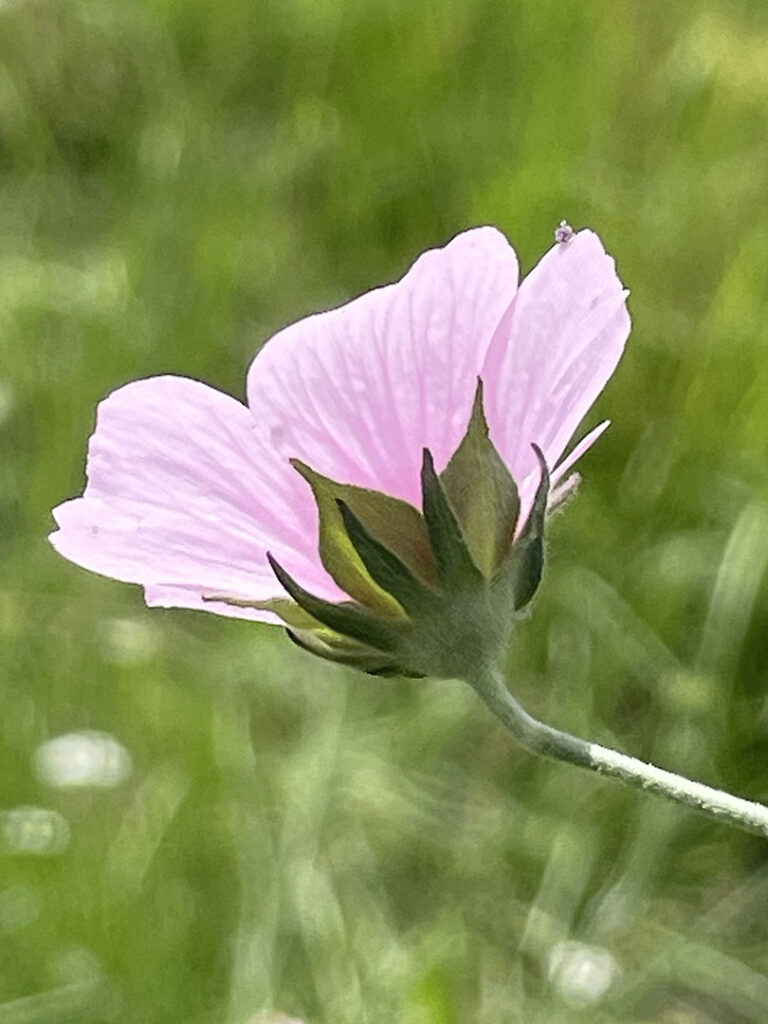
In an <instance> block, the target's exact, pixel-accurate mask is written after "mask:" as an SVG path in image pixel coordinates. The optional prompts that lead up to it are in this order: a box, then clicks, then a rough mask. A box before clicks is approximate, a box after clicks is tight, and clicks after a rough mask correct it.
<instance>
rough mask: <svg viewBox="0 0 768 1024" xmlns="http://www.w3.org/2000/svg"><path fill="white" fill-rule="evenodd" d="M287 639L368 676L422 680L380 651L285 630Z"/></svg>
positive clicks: (312, 652)
mask: <svg viewBox="0 0 768 1024" xmlns="http://www.w3.org/2000/svg"><path fill="white" fill-rule="evenodd" d="M286 633H287V634H288V637H289V639H290V640H291V641H292V642H293V643H295V644H296V646H297V647H301V649H302V650H304V651H307V652H308V653H309V654H314V655H316V657H318V658H323V659H324V660H325V661H331V662H333V663H334V664H336V665H345V666H346V667H347V668H354V669H357V670H358V671H360V672H365V673H366V675H369V676H408V677H410V678H419V679H422V678H423V676H422V675H421V674H420V673H413V672H408V671H407V670H404V669H402V668H400V666H398V665H396V664H395V663H394V662H392V661H390V660H388V659H386V658H385V657H383V656H382V654H381V652H380V651H372V650H369V649H368V648H365V647H363V646H358V645H355V646H352V645H348V646H341V645H337V644H335V643H333V642H332V641H330V642H327V643H326V642H324V641H323V640H321V639H319V637H318V636H317V634H316V633H312V632H304V631H302V630H292V629H286Z"/></svg>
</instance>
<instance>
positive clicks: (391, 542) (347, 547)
mask: <svg viewBox="0 0 768 1024" xmlns="http://www.w3.org/2000/svg"><path fill="white" fill-rule="evenodd" d="M292 465H293V466H294V468H295V469H296V470H297V471H298V472H299V473H300V474H301V475H302V476H303V477H304V479H305V480H306V481H307V483H308V484H309V485H310V486H311V488H312V492H313V494H314V497H315V502H316V503H317V508H318V513H319V520H320V545H319V547H320V559H321V561H322V563H323V565H324V566H325V568H326V569H327V570H328V573H329V574H330V575H331V576H332V577H333V579H334V580H335V581H336V583H337V584H338V585H339V586H340V587H341V589H342V590H343V591H345V593H347V594H349V596H350V597H352V598H354V599H355V600H356V601H359V602H360V603H361V604H364V605H365V606H366V607H368V608H371V609H374V610H376V611H377V612H379V613H383V614H385V615H390V616H393V617H397V616H401V615H402V609H401V608H400V606H399V604H398V602H397V601H395V600H394V598H393V597H392V596H391V595H390V594H388V593H387V591H386V590H384V589H383V588H381V587H380V586H379V585H378V584H377V583H376V582H375V580H374V579H373V578H372V577H371V575H370V573H369V572H368V570H367V569H366V567H365V565H364V563H363V561H362V559H361V558H360V556H359V554H358V552H357V551H356V549H355V546H354V544H352V542H351V540H350V538H349V535H348V533H347V530H346V528H345V526H344V522H343V520H342V517H341V511H340V509H339V507H338V505H337V501H338V500H342V501H344V502H345V503H346V504H347V505H348V506H349V508H351V509H352V510H353V512H354V513H355V515H356V516H357V517H358V519H360V521H361V522H362V523H363V524H364V525H365V526H366V528H367V529H368V530H369V532H371V533H372V534H373V535H374V536H375V537H377V538H378V539H379V541H380V542H381V543H383V544H385V545H386V546H387V547H389V548H390V549H391V550H392V551H393V552H395V553H396V554H397V555H398V556H399V557H400V558H401V559H402V560H403V561H404V562H405V564H406V565H407V566H409V568H410V569H411V570H412V571H413V572H414V573H415V574H416V575H417V576H419V577H420V578H421V579H422V580H424V581H425V582H426V583H430V582H432V581H433V580H435V579H436V569H435V563H434V558H433V556H432V551H431V549H430V546H429V535H428V533H427V529H426V525H425V523H424V520H423V519H422V517H421V515H420V514H419V512H418V510H417V509H415V508H414V507H413V505H409V504H408V503H407V502H405V501H400V499H398V498H393V497H391V496H390V495H387V494H382V493H380V492H378V491H369V490H366V488H364V487H354V486H352V485H351V484H340V483H338V482H337V481H335V480H331V479H330V478H329V477H325V476H322V474H320V473H317V472H315V470H313V469H312V468H311V467H310V466H307V465H306V464H305V463H303V462H300V461H299V460H298V459H293V460H292Z"/></svg>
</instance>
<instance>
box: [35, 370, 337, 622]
mask: <svg viewBox="0 0 768 1024" xmlns="http://www.w3.org/2000/svg"><path fill="white" fill-rule="evenodd" d="M54 516H55V518H56V521H57V523H58V526H59V530H58V531H57V532H56V533H54V534H53V535H52V536H51V542H52V543H53V545H54V547H55V548H56V549H57V550H58V551H59V552H60V553H61V554H62V555H64V556H65V557H66V558H69V559H70V560H71V561H73V562H76V563H77V564H79V565H82V566H84V567H85V568H87V569H91V570H93V571H94V572H99V573H102V574H103V575H106V576H111V577H114V578H115V579H120V580H125V581H129V582H135V583H141V584H143V585H144V586H145V588H147V596H148V600H151V602H152V603H161V604H169V603H173V604H181V605H184V606H188V605H189V604H190V602H192V603H193V604H194V605H195V606H202V604H203V601H202V595H203V594H218V595H221V594H224V595H228V596H233V597H238V598H243V599H251V600H264V599H268V598H270V597H274V596H278V595H280V594H281V593H282V591H281V588H280V587H279V585H278V584H277V582H276V580H275V578H274V576H273V574H272V572H271V570H270V568H269V566H268V564H267V562H266V560H265V553H266V551H267V550H272V551H273V552H274V553H275V554H276V555H277V557H279V558H280V559H281V560H283V562H284V564H285V565H286V567H287V568H288V570H289V571H290V572H292V573H295V574H296V575H297V576H298V577H299V578H301V579H302V580H303V581H305V582H306V584H307V586H311V587H313V588H314V589H315V590H316V591H317V592H318V593H320V594H321V595H322V596H324V597H328V598H331V599H336V598H337V597H338V596H339V591H338V589H337V588H336V587H335V585H334V584H333V583H332V582H331V581H330V580H329V578H328V576H327V575H326V573H325V571H324V570H323V569H322V567H321V566H320V562H319V559H318V556H317V553H316V547H317V536H316V534H317V527H316V512H315V507H314V502H313V500H312V495H311V492H310V490H309V488H308V486H307V485H306V484H305V482H304V481H303V480H301V478H300V477H299V475H298V474H297V473H296V471H295V470H294V469H293V468H292V467H291V466H290V465H289V464H288V463H287V462H286V461H285V460H284V459H282V458H281V457H280V456H279V454H278V453H277V452H276V451H275V449H274V447H272V446H271V445H270V444H269V443H268V442H267V441H266V440H265V439H264V437H263V435H262V433H261V432H260V431H259V430H258V428H257V426H256V425H255V424H254V421H253V418H252V416H251V415H250V413H249V412H248V410H247V409H246V408H245V406H243V405H241V404H240V403H239V402H237V401H235V400H234V399H233V398H229V397H228V396H226V395H223V394H221V393H220V392H218V391H215V390H214V389H213V388H209V387H206V385H204V384H200V383H198V382H197V381H192V380H187V379H185V378H181V377H155V378H152V379H150V380H142V381H136V382H135V383H133V384H129V385H127V386H126V387H124V388H121V389H120V390H119V391H116V392H114V393H113V394H112V395H110V396H109V397H108V398H107V399H106V400H105V401H104V402H102V403H101V405H100V406H99V409H98V415H97V422H96V430H95V432H94V435H93V437H92V438H91V441H90V445H89V454H88V486H87V487H86V490H85V493H84V495H83V497H82V498H77V499H75V500H74V501H69V502H66V503H65V504H63V505H60V506H59V507H58V508H57V509H55V510H54ZM174 595H177V596H178V600H176V601H174V600H172V598H173V596H174ZM211 610H216V611H220V612H222V613H223V614H232V615H237V616H242V615H243V614H244V613H245V612H246V611H247V610H243V609H234V610H232V611H231V612H228V611H225V610H224V608H222V607H218V606H217V607H216V608H212V609H211ZM246 617H249V618H264V619H266V620H268V621H271V616H270V615H269V614H267V613H260V612H257V613H248V614H247V615H246Z"/></svg>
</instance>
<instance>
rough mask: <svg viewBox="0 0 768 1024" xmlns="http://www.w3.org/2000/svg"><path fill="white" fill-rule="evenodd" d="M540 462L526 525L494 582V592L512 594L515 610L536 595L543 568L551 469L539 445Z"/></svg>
mask: <svg viewBox="0 0 768 1024" xmlns="http://www.w3.org/2000/svg"><path fill="white" fill-rule="evenodd" d="M531 447H532V448H533V450H534V452H535V453H536V458H537V459H538V460H539V466H540V469H541V477H540V479H539V486H538V487H537V488H536V495H535V497H534V499H533V506H532V508H531V511H530V514H529V516H528V519H527V520H526V523H525V526H524V527H523V529H522V532H521V533H520V536H519V537H518V539H517V540H516V541H515V543H514V544H513V546H512V549H511V551H510V552H509V554H508V555H507V557H506V559H505V560H504V562H503V563H502V565H501V567H500V569H499V571H498V573H497V575H496V577H495V578H494V581H493V586H494V589H506V590H508V591H509V592H510V593H511V596H512V605H513V608H514V610H515V611H519V610H520V609H521V608H524V607H525V606H526V605H527V604H528V602H529V601H530V600H531V598H532V597H533V595H534V594H535V593H536V591H537V589H538V586H539V583H541V574H542V572H543V569H544V525H545V521H546V513H547V499H548V497H549V467H548V466H547V463H546V460H545V458H544V454H543V452H542V451H541V448H539V446H538V445H535V444H534V445H531Z"/></svg>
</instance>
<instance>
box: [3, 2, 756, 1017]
mask: <svg viewBox="0 0 768 1024" xmlns="http://www.w3.org/2000/svg"><path fill="white" fill-rule="evenodd" d="M766 104H768V5H766V4H765V3H764V2H763V0H755V2H753V3H749V2H740V0H728V2H726V0H722V2H715V0H702V2H698V3H690V2H688V0H671V2H670V0H646V2H644V3H630V2H623V0H590V2H586V0H579V2H567V0H566V2H563V0H536V2H535V3H534V2H532V0H530V2H527V3H516V2H510V3H500V2H499V0H494V2H492V0H448V2H445V3H424V4H419V3H414V2H413V0H360V2H358V3H350V2H344V0H280V2H265V0H261V2H259V0H251V2H249V0H187V2H183V0H141V2H134V3H131V2H125V0H3V2H2V3H0V448H1V452H0V673H1V678H0V687H1V689H0V759H1V764H2V770H1V771H0V809H1V810H0V1024H62V1022H65V1021H66V1022H124V1024H176V1022H180V1024H181V1022H183V1024H214V1022H217V1024H218V1022H221V1024H251V1022H252V1021H253V1020H261V1021H265V1020H267V1019H272V1018H268V1017H267V1016H264V1015H263V1014H264V1013H265V1011H267V1010H270V1009H271V1010H275V1011H277V1010H279V1011H282V1012H283V1013H285V1014H287V1015H288V1016H290V1017H292V1018H295V1019H297V1020H301V1021H306V1022H307V1024H380V1022H381V1024H384V1022H387V1024H390V1022H397V1024H531V1022H534V1024H535V1022H560V1021H565V1022H568V1021H589V1022H592V1021H594V1022H598V1024H600V1022H606V1024H608V1022H616V1024H622V1022H633V1021H643V1022H645V1021H647V1022H655V1024H705V1022H724V1024H740V1022H742V1021H744V1022H750V1021H755V1022H764V1021H766V1020H768V914H767V913H766V910H767V909H768V857H766V852H767V850H766V844H765V842H764V841H761V840H759V839H757V838H754V837H750V836H747V835H742V834H740V833H737V832H735V831H732V830H729V829H728V828H726V827H725V826H720V825H717V824H713V823H711V822H709V821H706V820H704V819H698V818H697V817H695V816H694V815H692V814H690V813H688V812H687V811H684V810H681V809H679V808H675V807H667V806H666V805H663V804H661V803H659V802H656V801H654V800H652V799H651V798H644V797H642V796H640V795H637V794H635V793H630V792H625V791H623V790H622V789H621V788H620V787H618V786H617V785H615V784H612V783H609V782H604V781H601V780H598V779H595V778H592V777H590V776H587V775H585V774H582V773H581V772H579V771H578V770H576V769H573V768H569V767H561V766H557V765H551V764H546V763H541V762H536V761H534V760H533V759H532V758H531V757H529V756H528V755H527V754H525V753H524V752H522V751H521V750H519V749H517V748H516V747H515V746H514V744H513V742H512V741H511V739H510V738H509V737H508V736H507V735H506V734H505V733H504V731H503V730H502V728H501V727H500V726H498V725H497V724H496V722H495V721H494V720H493V719H492V718H491V717H490V715H489V714H488V713H487V711H486V710H485V708H484V707H482V706H481V705H480V704H479V702H478V701H477V699H476V698H474V696H473V695H472V694H471V693H470V692H469V690H468V689H467V688H465V687H462V686H461V685H460V684H458V683H455V684H453V683H433V682H398V681H395V682H386V681H374V680H370V679H367V678H363V677H358V676H356V675H354V674H351V673H346V672H344V671H335V670H334V669H332V668H331V667H328V666H326V665H324V664H323V663H320V662H318V661H314V660H312V659H311V658H310V657H308V656H305V655H304V654H302V653H301V652H298V651H296V650H295V649H294V648H293V647H291V645H290V644H289V643H288V642H287V640H286V639H285V638H284V637H283V635H282V634H281V632H280V631H278V630H276V629H270V628H269V627H262V626H258V625H255V626H254V625H250V624H245V623H241V622H235V621H227V620H222V619H217V618H215V617H213V616H205V615H202V614H196V613H185V612H181V611H148V610H147V609H146V608H145V607H144V605H143V601H142V597H141V593H140V591H139V589H138V588H135V587H129V586H124V585H121V584H117V583H113V582H111V581H108V580H103V579H100V578H97V577H94V576H90V575H89V574H87V573H85V572H83V571H81V570H79V569H77V568H75V567H74V566H72V565H70V564H68V563H66V562H64V561H63V560H61V559H59V558H58V557H57V556H56V555H55V553H54V552H53V551H52V550H51V549H50V547H49V546H48V545H47V543H46V540H45V536H46V534H47V532H49V530H50V529H51V525H52V524H51V519H50V513H49V509H50V508H51V507H52V506H53V505H55V504H57V503H58V502H60V501H62V500H63V499H65V498H68V497H70V496H73V495H75V494H76V493H79V492H80V490H81V489H82V485H83V482H84V475H83V469H84V453H85V444H86V439H87V436H88V434H89V433H90V430H91V428H92V424H93V410H94V406H95V404H96V403H97V401H98V400H99V399H100V398H102V397H103V396H104V395H105V394H106V393H107V392H109V391H110V390H112V389H114V388H116V387H117V386H119V385H120V384H122V383H124V382H125V381H127V380H130V379H133V378H136V377H143V376H148V375H151V374H155V373H166V372H171V373H179V374H184V375H187V376H192V377H197V378H199V379H201V380H205V381H207V382H209V383H211V384H213V385H215V386H217V387H219V388H221V389H223V390H225V391H227V392H230V393H232V394H234V395H237V396H240V397H241V396H242V395H243V389H244V374H245V370H246V367H247V365H248V363H249V361H250V359H251V357H252V355H253V353H254V352H255V350H256V349H257V348H258V346H259V345H260V344H261V343H262V342H263V341H264V340H265V339H266V338H267V337H269V335H270V334H271V333H273V332H274V331H275V330H276V329H277V328H278V327H280V326H282V325H284V324H285V323H287V322H290V321H292V320H295V319H297V318H298V317H299V316H301V315H303V314H305V313H308V312H310V311H313V310H317V309H320V308H323V307H326V306H328V305H331V304H334V303H337V302H339V301H343V300H344V299H346V298H348V297H350V296H352V295H354V294H356V293H359V292H360V291H363V290H365V289H367V288H369V287H372V286H374V285H376V284H379V283H381V282H383V281H386V280H391V279H393V278H394V277H397V276H399V275H400V274H401V273H402V272H403V271H404V270H405V269H406V267H407V266H408V265H409V263H410V262H411V261H412V260H413V258H414V257H415V256H416V255H417V253H419V252H420V251H422V250H423V249H425V248H427V247H429V246H431V245H434V244H439V243H442V242H443V241H445V240H447V239H448V238H449V237H450V236H452V235H453V234H455V233H456V232H457V231H459V230H461V229H462V228H464V227H467V226H469V225H472V224H476V223H485V222H490V223H494V224H497V225H499V226H500V227H501V228H503V229H504V230H505V231H506V232H507V234H508V235H509V236H510V238H511V239H512V240H513V242H514V243H515V245H516V247H517V248H518V251H519V253H520V256H521V262H522V264H523V268H524V269H526V270H527V269H528V268H530V267H531V266H532V265H533V264H534V263H535V262H536V260H537V259H538V258H539V256H540V255H541V254H542V252H543V251H544V250H545V249H546V248H548V247H549V245H550V243H551V241H552V231H553V229H554V227H555V225H556V224H557V223H558V222H559V221H560V220H561V219H562V218H563V217H566V218H568V220H569V221H570V222H571V223H572V224H574V226H577V227H578V226H582V225H591V226H593V227H594V228H596V229H597V230H598V231H599V232H600V233H601V235H602V236H603V238H604V239H605V241H606V244H607V245H608V247H609V248H610V250H611V251H612V252H613V253H614V254H615V255H616V257H617V260H618V264H619V268H620V272H621V274H622V277H623V278H624V280H625V281H626V282H627V284H628V285H629V287H630V288H631V289H632V298H631V310H632V314H633V319H634V333H633V337H632V340H631V342H630V346H629V348H628V351H627V354H626V356H625V359H624V361H623V363H622V364H621V366H620V368H619V371H618V373H617V375H616V377H615V379H614V380H613V381H612V383H611V384H610V386H609V388H608V390H607V391H606V393H605V395H604V396H603V397H602V398H601V399H600V402H599V404H598V408H597V409H596V410H595V411H594V414H593V416H592V418H591V420H590V422H597V419H598V417H603V416H610V417H611V418H612V419H613V421H614V425H613V427H612V428H611V430H610V431H609V432H608V434H607V435H606V436H605V438H604V439H603V440H602V441H601V442H600V444H599V445H598V446H597V447H596V448H595V449H594V450H593V451H592V452H591V453H590V454H589V456H588V457H587V458H585V459H584V461H583V464H582V466H581V469H582V471H583V473H584V475H585V483H584V485H583V487H582V490H581V493H580V495H579V497H578V499H577V500H576V501H575V502H573V503H572V505H571V506H570V507H569V509H568V511H567V513H565V514H563V515H562V516H560V517H558V518H557V519H556V520H555V521H554V523H553V525H552V529H551V533H550V545H549V564H548V569H547V573H546V577H545V582H544V585H543V586H542V588H541V590H540V592H539V596H538V597H537V600H536V603H535V610H534V614H533V617H532V619H531V620H530V621H529V622H528V623H526V624H525V625H524V626H523V627H522V628H521V629H520V631H519V634H518V639H517V642H516V644H515V646H514V649H513V650H512V651H511V652H510V662H509V675H510V680H511V681H512V686H513V689H514V691H515V693H516V694H517V695H518V696H519V697H520V699H521V700H522V701H523V702H524V703H526V704H527V706H528V707H529V708H530V709H531V710H532V711H533V712H534V713H536V714H538V715H540V716H542V717H543V718H544V719H545V720H547V721H550V722H552V723H553V724H556V725H559V726H560V727H563V728H567V729H570V730H572V731H575V732H577V733H580V734H583V735H585V736H588V737H590V738H593V739H599V740H601V741H603V742H607V743H609V744H615V745H617V746H618V747H620V748H621V749H623V750H625V751H627V752H630V753H634V754H636V755H640V756H643V757H648V758H652V759H654V760H656V761H657V762H659V763H662V764H664V765H666V766H669V767H671V768H677V769H680V770H682V771H685V772H686V773H689V774H692V775H694V776H697V777H699V778H701V779H703V780H705V781H708V782H711V783H714V784H719V785H723V786H726V787H730V788H732V789H733V790H735V791H737V792H739V793H741V794H743V795H745V796H751V797H753V798H756V799H762V800H766V799H768V703H766V694H768V673H766V664H767V663H768V631H767V630H766V623H767V622H768V588H767V587H766V581H765V576H766V571H765V570H766V563H767V562H768V465H767V461H766V438H767V435H768V326H767V325H768V204H767V203H766V196H768V131H767V130H766V109H767V107H766ZM72 734H74V735H72ZM62 736H65V737H66V736H70V739H69V740H66V741H65V742H64V744H63V745H62V741H61V739H60V738H61V737H62ZM56 738H59V743H58V744H55V745H53V746H52V745H50V741H51V740H53V739H56ZM45 744H49V745H47V746H46V745H45ZM77 782H80V783H89V782H90V784H81V785H73V784H72V783H77ZM67 783H70V785H67Z"/></svg>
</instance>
